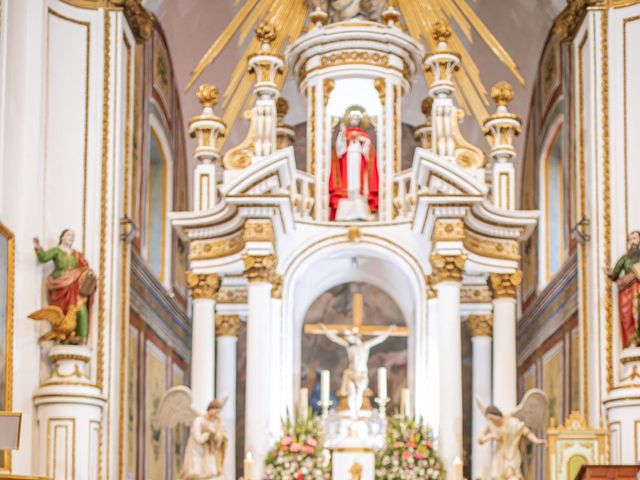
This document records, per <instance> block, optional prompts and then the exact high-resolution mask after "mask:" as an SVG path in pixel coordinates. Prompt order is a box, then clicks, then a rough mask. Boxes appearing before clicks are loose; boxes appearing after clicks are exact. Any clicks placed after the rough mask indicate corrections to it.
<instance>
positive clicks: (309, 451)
mask: <svg viewBox="0 0 640 480" xmlns="http://www.w3.org/2000/svg"><path fill="white" fill-rule="evenodd" d="M302 451H303V452H304V453H306V454H307V455H311V454H313V447H312V446H310V445H305V446H304V447H302Z"/></svg>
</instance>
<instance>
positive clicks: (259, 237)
mask: <svg viewBox="0 0 640 480" xmlns="http://www.w3.org/2000/svg"><path fill="white" fill-rule="evenodd" d="M242 238H243V240H244V241H245V242H273V241H275V239H276V236H275V233H274V231H273V224H272V223H271V220H254V219H249V220H246V221H245V222H244V231H243V233H242Z"/></svg>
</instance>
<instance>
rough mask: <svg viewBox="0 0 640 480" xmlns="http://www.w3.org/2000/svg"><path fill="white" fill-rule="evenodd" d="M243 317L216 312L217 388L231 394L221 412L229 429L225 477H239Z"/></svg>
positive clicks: (221, 393)
mask: <svg viewBox="0 0 640 480" xmlns="http://www.w3.org/2000/svg"><path fill="white" fill-rule="evenodd" d="M239 330H240V317H238V316H237V315H216V342H217V350H216V352H217V358H216V365H217V372H216V390H217V392H218V395H219V396H220V395H228V398H227V402H226V403H225V405H224V408H223V409H222V411H221V412H220V418H221V420H222V423H223V424H224V428H225V430H226V431H227V435H228V438H229V440H228V443H227V451H226V454H225V459H224V478H227V479H234V478H237V477H236V371H237V368H236V359H237V344H238V331H239Z"/></svg>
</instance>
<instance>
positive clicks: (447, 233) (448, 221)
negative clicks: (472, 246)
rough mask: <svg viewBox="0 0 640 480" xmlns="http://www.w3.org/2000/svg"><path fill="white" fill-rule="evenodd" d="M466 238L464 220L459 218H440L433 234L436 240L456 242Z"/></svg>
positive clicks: (432, 237) (432, 238)
mask: <svg viewBox="0 0 640 480" xmlns="http://www.w3.org/2000/svg"><path fill="white" fill-rule="evenodd" d="M463 239H464V222H463V221H462V220H460V219H459V218H439V219H438V220H436V223H435V226H434V228H433V233H432V234H431V240H433V241H434V242H455V241H460V240H463Z"/></svg>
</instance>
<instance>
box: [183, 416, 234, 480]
mask: <svg viewBox="0 0 640 480" xmlns="http://www.w3.org/2000/svg"><path fill="white" fill-rule="evenodd" d="M210 430H213V431H214V432H215V433H212V432H211V431H210ZM226 443H227V435H226V432H225V431H224V427H223V426H222V422H221V421H220V419H219V418H217V417H216V418H214V419H213V420H209V419H208V418H207V417H205V416H199V417H197V418H196V419H195V420H194V421H193V424H192V425H191V432H190V434H189V440H188V441H187V448H186V449H185V452H184V460H183V463H182V470H181V472H180V480H205V479H207V480H209V479H219V478H222V474H223V469H222V468H221V467H222V464H223V461H224V450H225V447H226ZM218 455H221V458H220V460H219V461H218V458H217V456H218Z"/></svg>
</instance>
